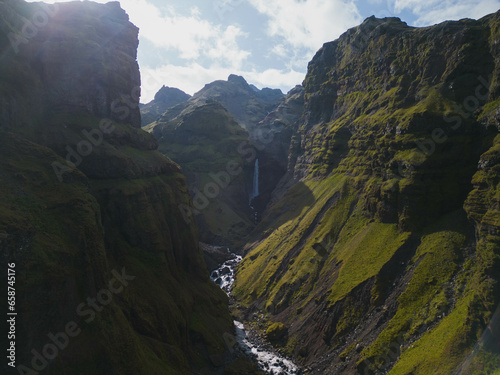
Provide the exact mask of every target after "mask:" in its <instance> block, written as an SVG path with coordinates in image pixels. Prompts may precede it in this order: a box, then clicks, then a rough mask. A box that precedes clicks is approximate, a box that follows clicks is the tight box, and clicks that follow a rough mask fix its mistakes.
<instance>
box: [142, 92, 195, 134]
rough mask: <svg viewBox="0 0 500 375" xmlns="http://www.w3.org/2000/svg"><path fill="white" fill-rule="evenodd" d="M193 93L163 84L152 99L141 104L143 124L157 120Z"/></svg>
mask: <svg viewBox="0 0 500 375" xmlns="http://www.w3.org/2000/svg"><path fill="white" fill-rule="evenodd" d="M189 98H191V95H189V94H186V93H185V92H184V91H182V90H179V89H177V88H174V87H168V86H163V87H162V88H161V89H160V91H158V92H157V93H156V95H155V97H154V99H153V100H152V101H150V102H149V103H148V104H144V105H143V106H141V126H145V125H147V124H150V123H152V122H153V121H156V120H157V119H158V117H160V115H162V114H163V113H164V112H165V111H166V110H167V109H169V108H172V107H175V106H176V105H177V104H180V103H184V102H185V101H187V100H188V99H189Z"/></svg>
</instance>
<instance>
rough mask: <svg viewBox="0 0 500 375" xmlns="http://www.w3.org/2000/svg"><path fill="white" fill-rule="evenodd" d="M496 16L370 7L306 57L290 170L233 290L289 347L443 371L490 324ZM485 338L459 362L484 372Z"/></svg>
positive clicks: (359, 367) (497, 297)
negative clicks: (371, 13) (435, 15)
mask: <svg viewBox="0 0 500 375" xmlns="http://www.w3.org/2000/svg"><path fill="white" fill-rule="evenodd" d="M498 17H499V15H498V14H494V15H491V16H488V17H485V18H484V19H482V20H480V21H472V20H463V21H459V22H448V23H444V24H441V25H437V26H433V27H429V28H423V29H416V28H410V27H408V26H407V25H406V24H404V23H402V22H401V21H399V20H398V19H383V20H378V19H376V18H369V19H367V20H366V21H365V22H364V23H363V24H362V25H360V26H359V27H356V28H353V29H351V30H349V31H347V32H346V33H345V34H344V35H342V36H341V37H340V38H339V39H338V40H336V41H334V42H331V43H327V44H325V45H324V46H323V48H322V49H321V50H320V51H318V53H317V54H316V56H315V57H314V59H313V61H312V62H311V63H310V64H309V69H308V74H307V76H306V79H305V81H304V87H305V101H306V104H305V106H306V109H305V111H304V113H305V115H304V116H303V118H302V121H301V123H302V126H301V128H300V129H299V132H298V134H297V135H296V136H294V137H293V138H292V139H293V144H292V148H291V152H292V154H291V157H292V158H294V159H295V160H296V162H295V164H294V165H292V168H291V170H289V175H290V176H293V178H294V179H295V180H291V181H290V183H289V184H291V185H293V186H292V187H291V188H290V189H289V190H288V191H287V192H286V193H285V195H284V196H283V199H281V200H280V201H279V202H278V203H276V204H274V205H273V206H272V207H271V208H270V209H269V210H268V212H267V214H266V216H265V217H264V218H263V220H262V222H261V223H260V224H259V226H258V227H257V228H256V230H255V232H254V235H253V237H252V241H251V243H250V244H249V245H248V246H247V250H248V251H249V253H248V255H247V256H246V258H245V259H244V261H243V262H242V263H241V265H240V267H239V269H238V273H237V277H236V285H235V290H234V294H235V296H236V298H237V300H238V301H239V302H240V306H239V308H238V309H237V310H239V312H238V313H239V314H241V316H242V317H243V318H246V319H247V320H250V321H255V322H257V316H258V315H257V314H255V315H254V314H253V313H252V312H254V311H261V312H263V313H264V321H267V322H269V323H272V322H281V323H284V324H285V325H286V326H287V328H288V332H289V336H288V341H287V342H286V343H284V344H283V345H284V346H285V347H286V349H287V350H288V351H289V352H290V353H291V354H293V355H294V356H295V357H296V358H297V359H298V360H299V361H300V362H301V363H303V364H306V365H308V366H311V367H312V368H313V369H315V371H319V372H321V373H338V374H358V373H362V374H372V373H373V374H375V373H389V374H407V375H410V374H412V375H419V374H422V375H424V374H429V373H433V374H452V373H454V371H455V370H457V369H458V368H459V367H460V366H461V364H462V361H464V360H465V359H466V357H467V355H468V354H469V353H470V352H471V351H472V350H473V348H474V346H475V344H476V343H477V341H478V340H479V339H480V338H481V335H482V334H483V331H484V329H485V327H487V326H488V324H489V322H490V319H491V318H492V315H493V313H494V311H495V309H496V304H497V303H498V302H499V301H500V294H499V292H498V275H496V273H495V271H494V270H495V269H498V268H497V267H498V256H499V247H498V246H499V245H498V239H497V233H498V225H499V222H498V220H497V218H498V204H497V194H496V191H497V184H498V181H497V177H496V176H497V175H496V169H497V159H496V156H495V155H496V149H497V148H498V147H497V133H498V129H499V128H500V127H499V126H498V120H497V119H496V117H495V115H494V113H496V111H497V108H498V95H499V94H500V92H499V87H498V80H497V61H498V50H497V48H496V42H495V40H497V38H498V27H497V25H498ZM293 181H296V182H295V183H293ZM259 321H260V322H261V323H256V324H257V325H258V324H260V328H261V329H262V330H265V329H266V328H267V326H266V324H265V323H262V321H261V320H259ZM318 337H319V338H318ZM480 345H481V346H480V350H479V352H478V353H476V354H477V355H475V356H474V357H473V359H471V361H470V363H473V365H471V366H470V367H469V368H468V369H466V370H463V371H464V373H471V374H472V373H474V374H476V373H477V374H480V373H481V374H483V373H484V374H487V373H488V374H490V373H493V372H491V371H490V370H487V369H492V368H495V364H496V363H497V361H498V358H499V357H498V354H499V352H498V349H499V348H498V346H495V345H491V342H487V340H486V341H482V342H481V343H480ZM488 371H489V372H488Z"/></svg>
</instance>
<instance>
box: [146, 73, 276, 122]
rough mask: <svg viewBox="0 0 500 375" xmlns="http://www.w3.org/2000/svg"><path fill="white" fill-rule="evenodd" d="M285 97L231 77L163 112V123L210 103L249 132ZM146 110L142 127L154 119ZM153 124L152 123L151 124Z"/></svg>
mask: <svg viewBox="0 0 500 375" xmlns="http://www.w3.org/2000/svg"><path fill="white" fill-rule="evenodd" d="M283 97H284V95H283V93H282V92H281V90H279V89H269V88H264V89H262V90H258V89H257V88H256V87H255V86H250V85H249V84H248V83H247V82H246V80H245V79H244V78H243V77H240V76H237V75H234V74H231V75H230V76H229V77H228V80H227V81H222V80H220V81H214V82H212V83H209V84H207V85H205V87H204V88H203V89H201V90H200V91H198V92H197V93H195V94H194V95H193V96H192V97H191V98H190V99H189V100H187V101H185V102H184V103H182V104H180V105H178V106H176V107H173V108H170V109H168V110H166V111H164V113H162V114H161V116H160V117H161V120H160V121H162V122H165V121H169V120H172V119H173V118H175V117H177V116H178V115H179V114H180V113H181V111H183V110H184V109H186V108H187V107H189V106H191V107H192V106H200V105H204V104H205V102H206V101H207V100H215V101H217V102H219V103H220V104H222V105H223V106H224V107H225V108H226V109H227V110H228V111H229V113H231V115H232V116H233V117H234V118H235V119H236V121H238V123H239V124H240V125H241V126H242V127H243V128H245V129H247V130H249V131H250V130H251V128H252V127H254V126H255V125H256V124H257V123H258V122H259V121H261V120H262V119H263V118H264V117H265V116H266V115H267V114H268V113H269V112H270V111H272V110H273V108H274V107H275V106H276V104H277V103H278V102H279V101H280V100H281V99H282V98H283ZM155 101H156V99H155ZM143 108H144V107H143ZM143 108H142V109H141V113H142V114H143V115H146V119H145V121H143V124H144V125H147V124H148V122H149V121H150V118H151V116H149V113H148V112H147V111H145V110H144V109H143ZM155 120H158V119H155ZM151 122H153V121H150V122H149V123H151Z"/></svg>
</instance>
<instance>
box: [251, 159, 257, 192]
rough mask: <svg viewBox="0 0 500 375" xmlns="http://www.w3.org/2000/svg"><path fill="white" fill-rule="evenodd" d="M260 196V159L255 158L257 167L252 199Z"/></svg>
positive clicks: (254, 172)
mask: <svg viewBox="0 0 500 375" xmlns="http://www.w3.org/2000/svg"><path fill="white" fill-rule="evenodd" d="M258 196H259V159H255V167H254V170H253V191H252V199H253V198H255V197H258Z"/></svg>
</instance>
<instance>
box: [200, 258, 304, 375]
mask: <svg viewBox="0 0 500 375" xmlns="http://www.w3.org/2000/svg"><path fill="white" fill-rule="evenodd" d="M232 256H233V258H232V259H229V260H227V261H226V262H224V263H223V264H222V265H221V266H220V267H219V268H217V269H216V270H214V271H212V273H211V275H210V278H211V279H212V280H213V281H214V282H215V283H216V284H217V285H219V286H220V287H221V288H222V289H223V290H224V291H225V292H226V293H227V294H228V295H229V294H230V293H231V288H232V286H233V283H234V272H235V269H236V266H237V265H238V263H239V262H241V260H242V259H243V258H242V257H241V256H240V255H236V254H232ZM234 326H235V331H236V342H237V345H238V346H239V348H240V349H241V350H242V351H243V352H244V353H245V354H247V356H249V357H250V358H253V359H254V360H255V361H256V362H257V363H258V365H259V367H260V369H261V370H262V371H264V372H265V373H266V374H269V375H299V374H301V373H302V371H301V370H300V369H299V368H298V367H297V366H296V365H295V364H294V363H293V362H292V361H290V360H289V359H287V358H284V357H282V356H280V355H279V354H278V353H275V352H274V351H273V350H272V349H270V348H271V345H270V344H266V345H262V344H259V343H257V341H256V340H252V338H251V337H250V335H249V334H248V331H247V330H246V329H245V326H244V324H243V323H241V322H238V321H236V320H235V321H234ZM261 339H262V338H261ZM259 341H261V340H259ZM264 346H265V347H264Z"/></svg>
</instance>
